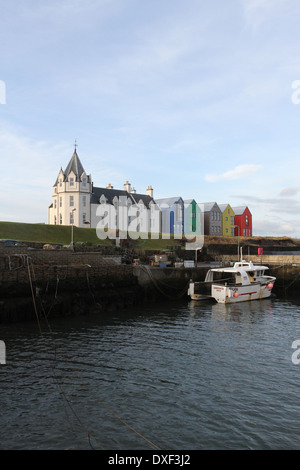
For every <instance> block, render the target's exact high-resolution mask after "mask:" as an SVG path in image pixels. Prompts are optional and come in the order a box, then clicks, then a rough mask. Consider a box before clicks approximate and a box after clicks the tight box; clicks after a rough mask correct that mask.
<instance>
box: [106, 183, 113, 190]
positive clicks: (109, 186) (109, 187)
mask: <svg viewBox="0 0 300 470" xmlns="http://www.w3.org/2000/svg"><path fill="white" fill-rule="evenodd" d="M106 189H114V187H113V186H112V185H111V184H110V183H109V185H108V186H106Z"/></svg>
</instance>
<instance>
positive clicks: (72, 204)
mask: <svg viewBox="0 0 300 470" xmlns="http://www.w3.org/2000/svg"><path fill="white" fill-rule="evenodd" d="M70 206H74V196H70Z"/></svg>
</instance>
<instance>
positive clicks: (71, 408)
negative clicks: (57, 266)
mask: <svg viewBox="0 0 300 470" xmlns="http://www.w3.org/2000/svg"><path fill="white" fill-rule="evenodd" d="M26 261H27V263H24V265H26V264H27V270H28V278H29V283H30V289H31V295H32V301H33V306H34V311H35V315H36V319H37V323H38V328H39V332H40V335H41V337H42V338H43V332H42V328H41V323H40V318H39V314H38V310H37V305H36V299H35V295H34V288H33V282H32V274H31V268H32V270H33V275H34V277H35V273H34V267H33V263H32V260H31V259H30V258H29V257H28V256H27V259H26ZM57 279H58V276H57ZM58 280H59V279H58ZM87 282H88V285H89V289H90V291H91V288H90V284H89V278H88V276H87ZM57 287H58V281H57V286H56V293H57ZM91 293H92V291H91ZM55 295H56V294H55ZM41 310H42V311H43V314H44V318H45V320H46V323H47V325H48V328H49V331H50V332H51V333H53V332H52V329H51V326H50V324H49V321H48V316H49V312H48V315H47V314H46V312H45V310H44V308H43V306H42V303H41ZM54 346H55V348H54V350H55V357H56V345H55V342H54ZM45 352H46V353H47V354H49V352H48V350H47V348H46V346H45ZM50 367H51V371H52V376H53V380H54V382H55V384H56V386H57V387H58V389H59V391H60V393H61V395H62V396H63V398H64V399H65V402H66V403H67V405H68V406H69V408H70V410H71V411H72V413H73V414H74V416H75V417H76V419H77V421H78V422H79V424H80V425H81V427H82V428H83V429H84V430H85V431H86V433H87V435H88V438H89V442H90V439H92V440H93V441H94V442H95V443H96V444H97V445H98V446H99V447H100V448H101V449H102V450H104V447H103V446H102V445H101V444H100V443H99V442H98V440H97V439H96V437H95V436H94V435H93V434H92V433H91V432H90V431H89V429H88V428H87V426H86V425H85V424H84V423H83V421H82V419H81V418H80V417H79V415H78V413H76V411H75V409H74V407H73V406H72V405H71V402H70V400H69V399H68V397H67V395H66V393H65V391H64V390H63V388H62V386H61V384H60V382H59V380H58V378H57V376H56V373H55V369H54V367H53V366H51V365H50ZM77 378H78V379H79V376H78V375H77ZM71 385H73V386H75V384H74V383H73V382H72V383H71ZM85 388H86V390H87V391H88V392H89V393H91V395H93V396H94V397H95V398H96V401H97V402H98V403H100V404H101V405H102V406H103V407H104V408H105V409H106V410H107V411H109V412H110V413H111V414H112V415H113V416H114V417H115V418H116V419H118V420H119V421H120V422H121V423H122V424H124V425H125V426H126V427H128V429H130V430H131V431H133V432H134V433H136V434H137V435H138V436H139V437H141V438H142V439H144V440H145V442H147V443H148V444H150V445H151V446H153V447H154V448H156V449H158V450H160V448H159V447H158V446H157V445H156V444H154V443H153V442H151V441H150V440H149V439H147V438H146V437H145V436H143V435H142V434H141V433H139V432H138V431H137V430H136V429H134V428H133V427H132V426H130V425H129V424H128V423H127V422H126V421H124V420H123V419H122V418H120V416H118V415H117V414H116V413H115V412H114V411H113V410H111V409H110V408H109V407H108V406H107V405H106V404H105V403H104V402H102V401H101V400H100V399H99V398H98V397H97V396H96V395H95V394H94V393H93V392H92V390H91V389H90V388H89V387H87V386H86V385H85ZM91 447H92V446H91Z"/></svg>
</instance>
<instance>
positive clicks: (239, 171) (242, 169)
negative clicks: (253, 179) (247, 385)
mask: <svg viewBox="0 0 300 470" xmlns="http://www.w3.org/2000/svg"><path fill="white" fill-rule="evenodd" d="M261 168H262V165H254V164H251V163H250V164H244V165H238V166H236V167H235V168H234V169H233V170H228V171H225V173H221V174H216V173H210V174H207V175H205V178H204V179H205V180H206V181H208V182H210V183H216V182H218V181H222V180H237V179H243V178H249V177H250V176H252V175H254V174H255V173H256V172H257V171H259V170H260V169H261Z"/></svg>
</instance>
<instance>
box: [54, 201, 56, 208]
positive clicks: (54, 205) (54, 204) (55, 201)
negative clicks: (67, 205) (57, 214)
mask: <svg viewBox="0 0 300 470" xmlns="http://www.w3.org/2000/svg"><path fill="white" fill-rule="evenodd" d="M54 209H56V199H54Z"/></svg>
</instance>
